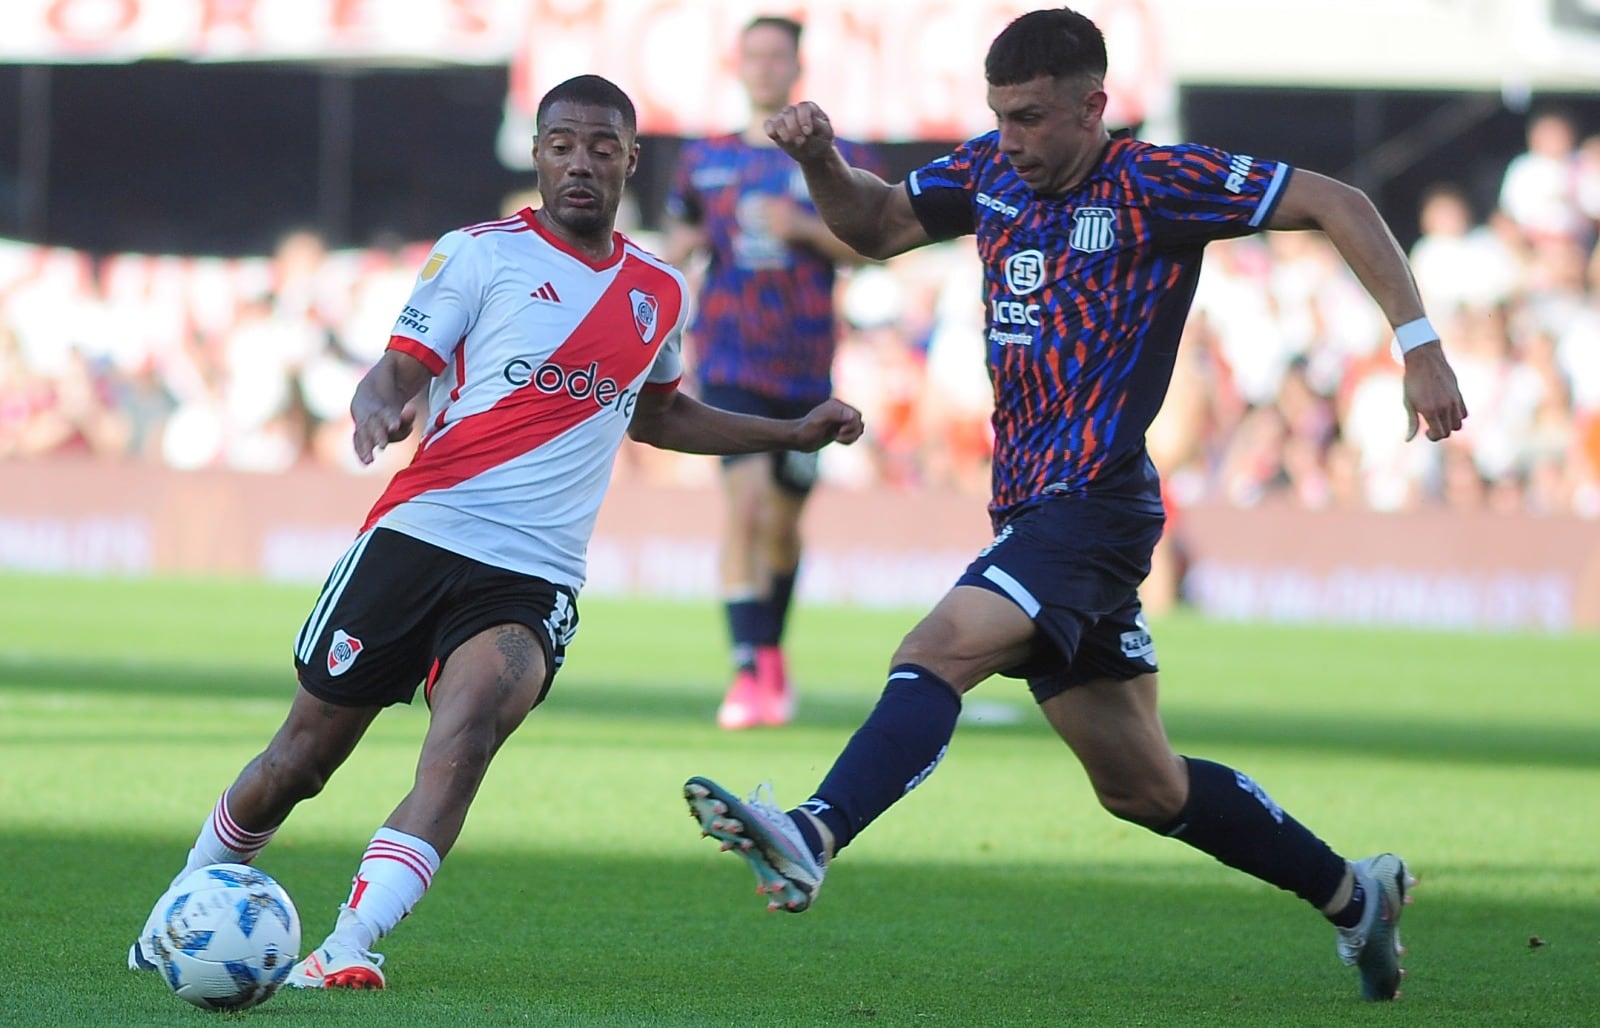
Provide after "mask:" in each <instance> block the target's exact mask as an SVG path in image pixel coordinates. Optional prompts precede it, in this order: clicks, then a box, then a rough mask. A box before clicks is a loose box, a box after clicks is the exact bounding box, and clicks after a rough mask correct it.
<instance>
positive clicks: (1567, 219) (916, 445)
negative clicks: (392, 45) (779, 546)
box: [0, 113, 1600, 518]
mask: <svg viewBox="0 0 1600 1028" xmlns="http://www.w3.org/2000/svg"><path fill="white" fill-rule="evenodd" d="M526 200H527V197H526V196H519V197H516V198H513V199H512V200H510V201H508V209H515V208H516V207H518V206H520V205H521V204H522V203H524V202H525V201H526ZM1418 219H1419V220H1418V224H1417V226H1416V227H1417V229H1418V231H1419V232H1420V235H1419V237H1418V239H1417V242H1416V244H1415V246H1414V247H1413V248H1412V250H1411V258H1412V264H1413V268H1414V270H1415V273H1416V277H1417V280H1418V284H1419V286H1420V287H1421V290H1422V292H1423V294H1424V297H1425V299H1426V301H1427V306H1428V310H1429V313H1430V315H1431V317H1432V319H1433V321H1434V323H1435V325H1436V326H1437V327H1438V328H1439V329H1440V331H1441V333H1442V334H1443V336H1444V339H1445V345H1446V349H1447V352H1448V353H1449V354H1450V357H1451V360H1452V362H1453V363H1454V365H1455V367H1456V369H1457V371H1458V373H1459V375H1460V377H1461V384H1462V390H1463V392H1464V394H1465V396H1466V399H1467V403H1468V407H1469V409H1470V411H1471V417H1470V419H1469V421H1468V424H1467V429H1466V431H1465V432H1463V433H1461V434H1460V435H1459V436H1457V437H1455V438H1452V439H1451V440H1450V441H1448V443H1446V444H1445V445H1441V446H1429V445H1421V444H1412V445H1407V444H1406V442H1405V434H1406V424H1405V421H1406V419H1405V414H1404V410H1403V406H1402V402H1401V392H1400V390H1401V385H1400V383H1401V378H1400V375H1401V365H1400V364H1399V362H1398V360H1397V359H1396V356H1395V353H1394V351H1393V350H1392V337H1391V333H1390V330H1389V328H1388V325H1387V324H1386V323H1385V321H1384V319H1383V317H1382V316H1381V314H1380V312H1379V311H1378V310H1377V308H1376V307H1375V305H1374V304H1373V303H1372V301H1371V300H1370V299H1369V298H1368V297H1367V296H1366V294H1365V292H1364V291H1363V290H1362V288H1361V287H1360V285H1359V284H1358V283H1357V282H1356V281H1355V280H1354V278H1353V277H1352V276H1351V275H1350V273H1349V272H1348V271H1347V270H1345V268H1344V265H1343V264H1342V262H1341V261H1340V260H1339V259H1338V257H1337V255H1336V254H1335V253H1334V252H1333V251H1332V249H1331V248H1330V247H1329V246H1328V244H1327V243H1326V241H1325V240H1324V239H1323V238H1322V237H1321V236H1320V235H1318V234H1315V233H1269V234H1266V235H1263V236H1259V237H1252V238H1248V239H1243V240H1235V241H1231V242H1226V243H1218V244H1213V245H1212V246H1211V247H1210V248H1209V250H1208V254H1207V259H1206V264H1205V270H1204V272H1203V274H1202V278H1201V282H1200V287H1199V292H1198V294H1197V297H1196V300H1195V306H1194V313H1193V315H1192V317H1191V318H1190V321H1189V326H1188V332H1187V336H1186V338H1185V341H1184V344H1183V346H1182V347H1181V349H1180V352H1179V356H1178V363H1177V367H1176V369H1175V372H1174V376H1173V383H1172V390H1171V393H1170V395H1169V398H1168V400H1167V404H1166V407H1165V408H1164V409H1163V411H1162V413H1161V414H1160V416H1159V417H1158V419H1157V421H1156V423H1155V425H1154V426H1153V427H1152V429H1151V432H1150V436H1149V441H1150V446H1151V450H1152V454H1153V455H1154V457H1155V459H1156V463H1157V466H1158V467H1159V468H1160V469H1161V471H1162V473H1163V476H1164V477H1165V479H1166V480H1167V482H1168V485H1169V492H1170V496H1171V499H1172V500H1173V501H1175V502H1176V503H1177V504H1178V505H1180V506H1181V505H1183V504H1185V503H1190V502H1196V501H1201V500H1210V501H1223V502H1227V503H1231V504H1234V505H1239V506H1250V505H1254V504H1258V503H1262V502H1265V501H1268V500H1289V501H1292V502H1295V503H1299V504H1303V505H1305V506H1308V507H1313V508H1321V507H1344V508H1365V509H1376V510H1397V509H1404V508H1409V507H1414V506H1418V505H1426V504H1442V505H1448V506H1452V507H1459V508H1487V509H1494V510H1508V511H1509V510H1518V511H1530V512H1538V513H1567V514H1577V515H1579V516H1583V517H1588V518H1596V517H1600V249H1597V247H1596V238H1597V235H1600V135H1596V136H1591V137H1589V138H1587V139H1582V140H1581V141H1580V138H1579V133H1578V132H1577V130H1576V127H1575V126H1574V124H1573V122H1572V121H1571V120H1570V119H1568V118H1567V117H1565V116H1564V115H1561V114H1554V113H1551V114H1545V115H1542V116H1540V117H1537V118H1535V119H1533V120H1532V121H1531V122H1530V125H1529V132H1528V147H1527V151H1526V152H1525V153H1522V154H1520V155H1518V156H1517V157H1516V158H1515V159H1513V160H1512V161H1511V162H1510V163H1509V165H1508V167H1507V168H1506V171H1505V176H1504V180H1503V182H1502V185H1501V189H1500V191H1499V196H1498V201H1497V203H1496V204H1494V205H1493V208H1492V209H1491V210H1489V211H1487V212H1483V213H1478V212H1475V211H1474V210H1473V207H1472V204H1471V202H1470V199H1469V197H1468V195H1467V193H1466V192H1465V191H1464V190H1463V189H1462V188H1460V187H1458V186H1456V185H1453V184H1451V183H1448V182H1441V183H1440V184H1438V185H1437V186H1435V187H1434V188H1433V189H1431V190H1430V191H1429V192H1428V194H1427V195H1426V197H1425V198H1424V200H1423V203H1422V205H1421V209H1420V211H1419V212H1418ZM628 231H629V234H630V235H633V236H635V237H636V238H638V239H639V241H640V242H641V243H642V244H643V245H645V246H646V247H650V246H651V245H652V244H653V243H654V242H655V240H654V239H653V238H652V236H651V233H649V232H647V231H643V230H638V229H636V228H635V229H628ZM1408 234H1409V233H1408ZM431 242H432V241H431V240H421V241H401V240H394V241H389V242H384V243H381V244H379V245H375V246H372V247H368V248H363V249H357V250H330V249H329V248H328V247H326V246H325V245H324V244H323V242H322V240H321V239H320V238H319V237H318V236H317V235H316V234H315V233H314V232H311V231H305V230H297V231H293V232H290V233H288V234H287V235H286V236H285V237H284V238H283V239H282V241H281V243H280V245H279V246H278V247H277V249H276V251H275V252H273V253H271V254H267V255H262V256H259V257H250V258H214V257H194V256H177V255H157V254H139V253H122V254H115V255H110V256H102V257H93V256H90V255H88V254H84V253H80V252H76V251H71V250H65V249H60V248H52V247H40V246H34V245H29V244H23V243H16V242H5V241H0V459H8V458H11V459H14V458H36V457H45V456H49V455H52V454H60V453H71V452H75V453H88V454H93V455H95V456H98V457H103V458H105V459H108V460H140V461H150V462H155V463H159V464H164V465H166V466H168V467H172V468H177V469H200V468H232V469H240V470H246V471H256V472H275V471H280V470H283V469H286V468H290V467H293V466H296V465H301V464H320V465H326V466H332V467H340V468H347V469H350V470H351V471H356V470H358V468H357V466H356V463H355V461H354V458H353V456H352V454H351V452H350V445H349V424H348V419H349V415H348V410H347V408H348V404H349V400H350V395H351V392H352V390H353V389H354V387H355V384H356V382H357V380H358V379H359V378H360V377H361V375H362V374H363V373H364V371H365V370H366V368H367V367H369V366H370V364H371V363H372V362H373V361H374V360H375V359H376V358H377V356H378V355H379V354H380V353H381V352H382V349H383V347H384V346H385V344H386V343H387V341H388V338H389V332H390V328H391V326H392V325H393V323H394V319H395V316H396V314H397V313H398V312H399V310H400V307H401V306H402V305H403V303H404V301H405V299H406V296H407V294H408V292H409V290H410V288H411V284H412V281H413V278H414V275H415V273H416V270H417V268H418V267H420V265H421V263H422V261H423V260H424V259H425V258H426V256H427V252H428V247H429V245H430V243H431ZM691 271H692V269H691ZM978 276H979V265H978V261H977V257H976V254H975V252H974V251H973V248H972V246H971V244H970V242H969V241H957V242H953V243H945V244H939V245H937V246H932V247H927V248H924V249H922V250H918V251H914V252H913V253H910V254H907V255H905V256H904V257H901V258H897V259H895V260H893V261H890V262H888V263H886V264H873V265H865V266H862V267H858V268H855V269H853V270H851V271H850V272H848V273H847V274H846V275H845V276H844V277H843V278H842V279H841V282H840V286H839V307H840V310H841V312H842V314H843V315H844V319H843V320H844V322H845V331H844V334H843V338H842V341H841V346H840V350H839V355H838V360H837V364H836V391H837V392H838V394H839V395H840V396H842V397H844V398H845V399H847V400H849V401H850V402H852V403H855V404H857V405H858V406H860V407H862V408H863V410H864V412H865V414H866V419H867V424H868V426H869V435H868V437H867V438H866V439H864V440H863V442H862V443H861V444H858V445H857V446H854V447H850V448H842V447H832V448H830V449H829V450H828V451H826V453H825V456H824V463H823V472H824V475H825V476H826V478H827V480H829V481H831V482H833V483H835V484H837V485H840V486H842V487H856V486H870V485H886V486H890V487H896V488H914V487H927V486H935V487H945V488H955V489H960V490H966V491H970V492H972V493H974V494H977V495H982V494H983V493H984V492H985V491H986V490H987V486H988V467H987V459H988V451H989V444H990V433H989V427H988V413H989V403H990V396H989V387H988V382H987V379H986V376H985V374H984V370H983V324H982V319H983V308H982V306H981V303H980V301H979V292H978V286H977V282H978ZM689 355H690V359H691V360H692V359H693V341H692V339H691V340H690V341H689ZM409 455H410V453H409V449H408V447H407V446H405V445H401V446H396V447H391V448H390V451H389V452H388V453H386V454H385V455H384V457H383V459H382V460H381V461H380V462H379V464H378V465H377V466H376V468H375V470H376V471H378V472H387V471H392V470H393V469H394V467H396V466H397V465H399V464H401V463H403V462H404V461H405V460H407V459H409ZM714 467H715V466H714V463H712V462H711V461H710V460H709V459H707V458H697V457H686V456H682V455H676V454H664V453H659V452H657V451H648V450H646V449H645V448H643V447H637V446H634V445H633V444H629V445H628V446H627V447H625V449H624V451H623V453H622V455H621V458H620V459H619V462H618V474H619V475H624V476H638V477H641V478H646V479H649V480H652V481H658V482H662V483H669V484H691V485H692V484H709V483H711V482H714V481H715V474H714Z"/></svg>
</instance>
